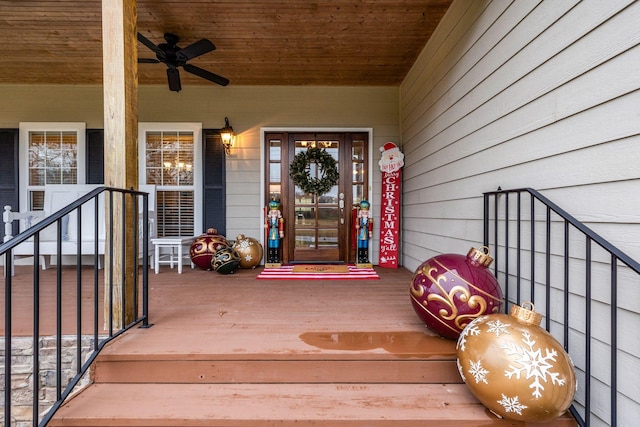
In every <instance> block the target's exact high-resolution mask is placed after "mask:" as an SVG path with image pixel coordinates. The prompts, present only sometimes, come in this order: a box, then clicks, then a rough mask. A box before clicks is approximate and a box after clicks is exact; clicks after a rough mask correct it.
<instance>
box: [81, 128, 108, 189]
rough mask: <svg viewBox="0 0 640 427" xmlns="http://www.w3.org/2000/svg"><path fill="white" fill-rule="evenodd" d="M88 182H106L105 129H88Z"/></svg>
mask: <svg viewBox="0 0 640 427" xmlns="http://www.w3.org/2000/svg"><path fill="white" fill-rule="evenodd" d="M85 153H86V161H85V170H86V176H85V179H86V183H87V184H104V130H103V129H87V143H86V147H85Z"/></svg>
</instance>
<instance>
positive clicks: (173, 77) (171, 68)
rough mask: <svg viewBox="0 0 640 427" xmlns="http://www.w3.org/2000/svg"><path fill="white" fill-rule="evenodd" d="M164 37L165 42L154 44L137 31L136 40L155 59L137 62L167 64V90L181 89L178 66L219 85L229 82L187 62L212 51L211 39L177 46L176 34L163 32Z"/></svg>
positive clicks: (178, 90) (213, 48) (175, 90)
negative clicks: (153, 54)
mask: <svg viewBox="0 0 640 427" xmlns="http://www.w3.org/2000/svg"><path fill="white" fill-rule="evenodd" d="M164 39H165V43H160V44H158V45H155V44H154V43H153V42H152V41H151V40H149V39H148V38H146V37H145V36H143V35H142V34H141V33H138V41H139V42H140V43H142V44H143V45H145V46H146V47H148V48H149V49H150V50H151V51H153V52H154V53H155V54H156V59H153V58H139V59H138V62H139V63H141V64H150V63H154V64H155V63H159V62H161V63H163V64H165V65H166V66H167V82H168V83H169V90H171V91H173V92H180V90H182V84H181V83H180V71H179V70H178V67H182V69H183V70H185V71H186V72H188V73H191V74H193V75H196V76H198V77H201V78H203V79H205V80H209V81H210V82H212V83H216V84H219V85H221V86H226V85H228V84H229V80H228V79H226V78H224V77H222V76H219V75H217V74H215V73H212V72H210V71H207V70H205V69H203V68H200V67H196V66H195V65H192V64H188V63H187V62H188V61H189V60H191V59H193V58H196V57H198V56H201V55H204V54H205V53H209V52H211V51H214V50H215V49H216V47H215V45H214V44H213V43H212V42H211V41H209V40H207V39H201V40H198V41H197V42H195V43H192V44H190V45H189V46H187V47H185V48H180V47H178V41H179V40H180V38H179V37H178V36H177V35H175V34H171V33H165V34H164Z"/></svg>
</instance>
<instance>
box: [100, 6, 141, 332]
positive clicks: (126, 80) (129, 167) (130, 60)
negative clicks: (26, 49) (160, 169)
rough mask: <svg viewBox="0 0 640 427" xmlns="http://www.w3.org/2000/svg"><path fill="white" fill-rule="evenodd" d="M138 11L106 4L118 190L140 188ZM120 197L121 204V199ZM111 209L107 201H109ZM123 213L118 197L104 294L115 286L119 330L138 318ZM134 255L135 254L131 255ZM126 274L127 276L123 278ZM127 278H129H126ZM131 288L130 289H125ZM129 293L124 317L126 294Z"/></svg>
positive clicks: (130, 239)
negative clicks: (112, 254)
mask: <svg viewBox="0 0 640 427" xmlns="http://www.w3.org/2000/svg"><path fill="white" fill-rule="evenodd" d="M136 21H137V9H136V1H135V0H102V62H103V90H104V150H105V155H104V159H105V165H104V183H105V185H106V186H110V187H118V188H132V187H133V188H138V62H137V61H138V59H137V58H138V45H137V37H136V35H137V28H136ZM116 199H118V200H116ZM105 205H106V206H107V209H109V206H108V203H105ZM122 209H127V210H130V212H127V217H129V218H133V206H132V205H128V206H122V204H121V203H120V198H119V197H114V215H113V216H111V215H109V211H108V210H107V215H105V218H107V227H106V230H107V233H109V230H110V223H111V222H112V223H113V233H114V236H113V239H114V259H113V274H111V271H110V268H109V265H110V262H111V260H110V259H109V251H106V252H107V255H106V257H105V258H106V262H105V266H106V268H105V296H108V295H109V284H110V282H113V294H112V301H113V308H114V315H113V319H112V320H113V327H114V328H119V327H121V326H122V325H123V323H122V322H123V320H124V322H125V323H124V324H128V323H130V322H131V321H132V320H133V318H134V313H133V310H134V301H135V300H134V290H133V280H134V277H133V272H134V269H133V265H131V264H132V263H131V262H130V261H129V262H127V263H126V264H125V265H126V268H125V269H126V271H123V270H125V269H123V256H124V257H126V258H125V259H127V260H131V259H135V258H132V255H133V249H134V247H135V245H134V239H135V236H134V235H133V230H132V229H131V227H129V229H128V230H127V232H126V235H125V236H124V239H125V242H124V243H125V245H124V247H125V248H126V249H125V251H126V252H127V253H125V254H123V253H121V248H122V247H123V242H122V239H123V236H122V227H124V226H125V224H122ZM108 239H109V235H108V234H107V241H109V240H108ZM129 252H130V253H129ZM123 274H124V275H123ZM123 277H124V279H123ZM125 285H126V286H125ZM123 289H126V292H125V294H126V295H125V307H124V315H123V307H122V292H123ZM108 310H109V300H108V298H106V297H105V307H104V312H105V326H106V325H108V321H109V318H108Z"/></svg>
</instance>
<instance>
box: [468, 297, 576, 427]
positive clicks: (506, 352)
mask: <svg viewBox="0 0 640 427" xmlns="http://www.w3.org/2000/svg"><path fill="white" fill-rule="evenodd" d="M529 307H530V308H529ZM541 320H542V315H541V314H539V313H536V312H535V311H533V304H531V303H524V304H523V305H522V307H520V306H517V305H514V306H513V307H512V308H511V313H510V315H506V314H489V315H485V316H482V317H479V318H477V319H475V320H474V321H473V322H471V323H469V325H467V327H466V328H464V330H463V331H462V333H461V334H460V337H459V338H458V342H457V345H456V349H457V353H458V370H459V371H460V375H461V376H462V379H463V380H464V382H465V383H466V384H467V386H468V387H469V390H470V391H471V392H472V393H473V394H474V395H475V396H476V397H477V398H478V400H479V401H480V402H482V404H483V405H484V406H486V407H487V408H488V409H489V410H491V411H492V412H493V413H495V414H497V415H498V416H500V417H503V418H509V419H512V420H518V421H532V422H547V421H550V420H552V419H554V418H557V417H559V416H560V415H562V414H563V413H564V412H565V411H566V410H567V409H568V408H569V406H570V405H571V403H572V401H573V396H574V394H575V392H576V387H577V383H576V375H575V370H574V366H573V362H572V361H571V358H570V357H569V355H568V354H567V352H566V351H565V350H564V348H563V347H562V345H561V344H560V343H559V342H558V341H557V340H556V339H555V338H554V337H553V336H552V335H551V334H549V332H547V331H546V330H544V329H543V328H541V327H540V326H539V325H540V321H541Z"/></svg>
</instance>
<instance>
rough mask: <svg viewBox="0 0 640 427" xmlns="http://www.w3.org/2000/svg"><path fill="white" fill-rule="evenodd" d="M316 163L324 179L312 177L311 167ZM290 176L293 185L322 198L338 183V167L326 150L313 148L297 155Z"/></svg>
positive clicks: (292, 163)
mask: <svg viewBox="0 0 640 427" xmlns="http://www.w3.org/2000/svg"><path fill="white" fill-rule="evenodd" d="M312 161H313V162H314V163H315V164H316V165H317V166H318V167H319V175H322V178H315V177H311V174H310V173H309V165H310V164H311V162H312ZM289 176H290V177H291V179H292V180H293V183H294V184H295V185H297V186H298V187H300V188H301V189H302V191H304V192H305V193H307V194H315V195H316V196H322V195H323V194H325V193H328V192H329V190H331V187H333V186H334V185H336V184H337V183H338V178H339V176H340V175H339V174H338V167H337V163H336V159H334V158H333V156H331V154H329V153H327V150H325V149H324V148H317V147H311V148H309V149H307V150H305V151H301V152H299V153H298V154H296V155H295V157H294V158H293V162H291V165H289Z"/></svg>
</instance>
